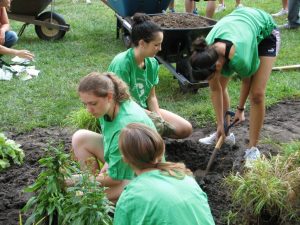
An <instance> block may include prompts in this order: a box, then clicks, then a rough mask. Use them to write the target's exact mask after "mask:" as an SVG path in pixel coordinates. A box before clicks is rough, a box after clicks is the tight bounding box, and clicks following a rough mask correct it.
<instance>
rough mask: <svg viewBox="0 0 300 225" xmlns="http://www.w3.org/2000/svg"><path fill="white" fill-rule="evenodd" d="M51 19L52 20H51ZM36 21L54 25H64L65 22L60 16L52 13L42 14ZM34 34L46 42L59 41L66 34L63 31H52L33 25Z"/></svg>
mask: <svg viewBox="0 0 300 225" xmlns="http://www.w3.org/2000/svg"><path fill="white" fill-rule="evenodd" d="M51 17H52V20H51ZM37 20H40V21H43V22H48V23H52V24H56V25H66V22H65V20H64V18H63V17H62V16H60V15H59V14H57V13H54V12H52V13H51V12H44V13H42V14H41V15H39V16H38V17H37ZM35 32H36V34H37V36H38V37H39V38H40V39H42V40H46V41H50V40H59V39H61V38H63V37H64V36H65V34H66V31H65V30H59V29H53V28H49V27H46V26H39V25H35Z"/></svg>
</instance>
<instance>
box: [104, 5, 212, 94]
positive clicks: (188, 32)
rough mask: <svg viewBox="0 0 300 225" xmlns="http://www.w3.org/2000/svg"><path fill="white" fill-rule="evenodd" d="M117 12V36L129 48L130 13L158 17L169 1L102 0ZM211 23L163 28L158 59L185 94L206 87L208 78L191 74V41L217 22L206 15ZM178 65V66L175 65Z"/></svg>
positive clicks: (204, 34) (202, 34) (206, 31)
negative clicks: (193, 26) (201, 79)
mask: <svg viewBox="0 0 300 225" xmlns="http://www.w3.org/2000/svg"><path fill="white" fill-rule="evenodd" d="M101 1H102V2H104V3H105V4H106V5H107V6H109V7H110V8H111V9H112V10H114V11H115V13H116V14H115V15H116V18H117V29H116V31H117V32H116V33H117V38H119V37H120V34H121V35H122V39H123V42H124V44H125V46H126V47H127V48H129V47H131V39H130V33H131V29H132V20H131V18H130V17H131V16H132V15H133V14H134V13H136V12H144V13H146V14H148V15H149V16H155V15H159V14H161V13H162V11H165V10H166V9H167V7H168V5H169V3H170V0H147V1H145V0H101ZM203 19H204V20H206V21H207V22H208V23H209V26H208V27H198V28H183V29H182V28H164V27H163V28H162V30H163V32H164V40H163V43H162V50H161V51H160V52H159V53H158V54H157V56H156V59H157V60H158V62H159V63H161V64H163V65H164V66H165V67H166V68H167V69H168V70H169V71H170V72H171V74H172V75H173V76H174V78H176V79H177V80H178V84H179V87H180V89H181V91H182V92H183V93H186V92H194V93H196V92H197V91H198V89H199V88H203V87H207V86H208V82H207V81H201V82H199V81H196V80H195V79H193V76H192V69H191V66H190V64H189V60H188V59H189V57H190V55H191V50H190V49H191V45H192V42H193V41H194V40H195V39H196V38H197V37H199V36H206V35H207V34H208V32H209V31H210V30H211V29H212V27H213V26H214V24H216V22H217V21H215V20H212V19H209V18H206V17H203ZM174 64H175V66H174Z"/></svg>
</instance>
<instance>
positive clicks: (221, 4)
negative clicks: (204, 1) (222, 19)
mask: <svg viewBox="0 0 300 225" xmlns="http://www.w3.org/2000/svg"><path fill="white" fill-rule="evenodd" d="M225 9H226V6H225V2H224V0H219V5H218V6H217V7H216V10H215V13H218V12H222V11H224V10H225Z"/></svg>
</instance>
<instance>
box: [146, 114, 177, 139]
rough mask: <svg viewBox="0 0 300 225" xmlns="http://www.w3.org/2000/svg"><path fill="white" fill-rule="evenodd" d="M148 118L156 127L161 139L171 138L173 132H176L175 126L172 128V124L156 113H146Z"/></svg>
mask: <svg viewBox="0 0 300 225" xmlns="http://www.w3.org/2000/svg"><path fill="white" fill-rule="evenodd" d="M148 116H149V118H150V119H151V120H152V122H153V123H154V126H155V127H156V130H157V132H158V133H159V134H160V135H161V136H162V137H171V136H172V135H175V132H176V128H175V126H173V125H172V124H170V123H168V122H167V121H165V120H164V119H163V118H161V117H160V116H159V115H158V114H157V113H155V112H150V113H148Z"/></svg>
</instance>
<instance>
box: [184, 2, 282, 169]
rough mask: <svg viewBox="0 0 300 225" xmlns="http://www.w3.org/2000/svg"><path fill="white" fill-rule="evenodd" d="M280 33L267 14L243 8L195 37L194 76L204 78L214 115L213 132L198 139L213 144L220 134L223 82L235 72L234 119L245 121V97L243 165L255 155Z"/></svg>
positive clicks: (225, 97) (225, 101) (225, 107)
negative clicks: (247, 112)
mask: <svg viewBox="0 0 300 225" xmlns="http://www.w3.org/2000/svg"><path fill="white" fill-rule="evenodd" d="M279 43H280V37H279V31H278V30H277V29H276V24H275V23H274V21H273V19H272V17H271V15H269V14H267V13H266V12H264V11H262V10H259V9H253V8H247V7H242V8H238V9H236V10H234V11H233V12H232V13H231V14H229V15H227V16H225V17H223V18H222V19H221V20H220V21H219V22H218V23H217V24H216V25H215V26H214V28H213V29H212V30H211V31H210V32H209V34H208V35H207V37H206V41H205V40H203V39H200V38H198V39H196V41H195V42H194V46H193V47H194V51H193V53H192V55H191V58H190V61H191V65H192V68H193V75H194V77H195V79H198V80H208V82H209V86H210V90H211V99H212V103H213V106H214V110H215V114H216V117H217V131H216V133H214V134H212V135H211V136H209V137H207V138H202V139H200V140H199V141H200V142H202V143H205V144H213V143H214V141H215V140H216V139H218V137H220V136H225V133H224V125H223V124H224V121H223V118H224V113H225V112H226V111H228V110H229V108H230V100H229V95H228V91H227V84H228V82H229V80H230V77H231V76H232V74H233V73H234V72H235V73H237V74H238V75H239V76H240V77H241V78H242V85H241V89H240V99H239V103H238V105H237V110H236V113H235V120H236V121H238V122H242V121H244V120H245V116H244V109H245V103H246V100H247V98H248V96H250V138H249V148H248V149H247V150H246V152H245V156H244V157H245V159H246V166H251V161H253V160H255V159H257V158H258V157H260V152H259V150H258V148H257V147H256V146H257V143H258V139H259V134H260V130H261V127H262V125H263V121H264V115H265V90H266V86H267V82H268V79H269V77H270V74H271V71H272V66H273V64H274V62H275V60H276V56H277V53H278V51H279Z"/></svg>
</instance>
